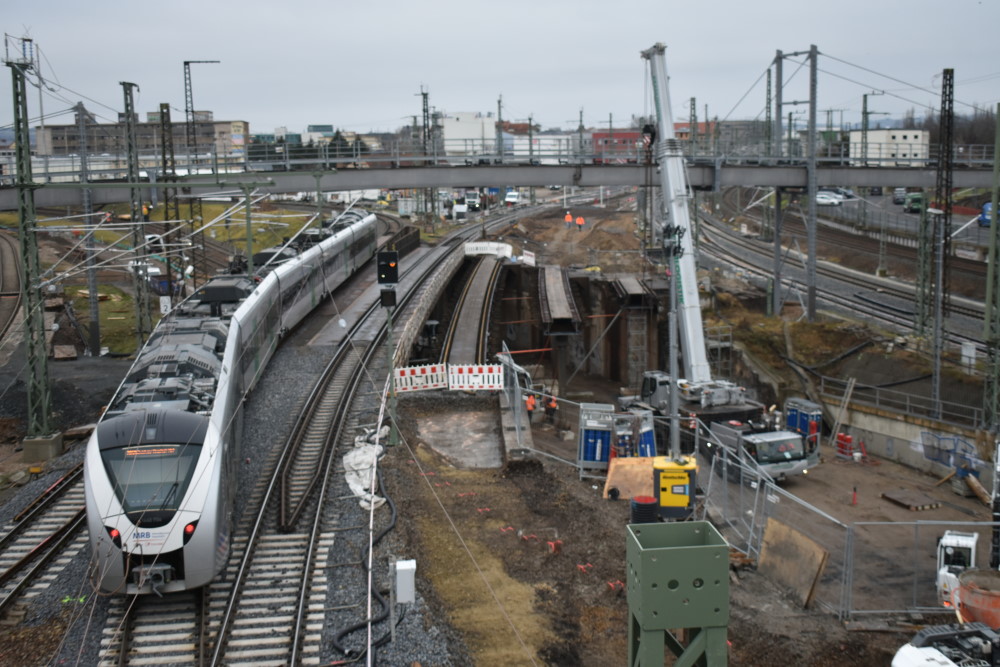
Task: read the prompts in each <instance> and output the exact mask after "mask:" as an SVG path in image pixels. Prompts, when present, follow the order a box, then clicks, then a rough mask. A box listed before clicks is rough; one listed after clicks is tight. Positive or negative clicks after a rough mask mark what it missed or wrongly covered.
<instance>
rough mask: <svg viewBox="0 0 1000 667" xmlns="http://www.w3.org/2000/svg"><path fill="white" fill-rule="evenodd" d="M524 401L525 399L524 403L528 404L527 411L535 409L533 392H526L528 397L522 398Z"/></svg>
mask: <svg viewBox="0 0 1000 667" xmlns="http://www.w3.org/2000/svg"><path fill="white" fill-rule="evenodd" d="M524 401H525V403H527V404H528V411H529V412H531V411H532V410H534V409H535V395H534V394H528V397H527V398H526V399H524Z"/></svg>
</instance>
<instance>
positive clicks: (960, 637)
mask: <svg viewBox="0 0 1000 667" xmlns="http://www.w3.org/2000/svg"><path fill="white" fill-rule="evenodd" d="M959 665H976V667H1000V634H997V632H996V630H994V629H993V628H991V627H989V626H988V625H986V624H985V623H964V624H961V625H959V624H955V623H951V624H947V625H932V626H929V627H926V628H924V629H923V630H921V631H920V632H918V633H917V634H916V635H915V636H914V637H913V639H911V640H910V642H909V643H908V644H906V645H904V646H903V647H902V648H900V649H899V650H898V651H896V655H895V656H894V657H893V658H892V667H930V666H933V667H948V666H952V667H958V666H959Z"/></svg>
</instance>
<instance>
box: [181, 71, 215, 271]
mask: <svg viewBox="0 0 1000 667" xmlns="http://www.w3.org/2000/svg"><path fill="white" fill-rule="evenodd" d="M217 62H219V61H218V60H185V61H184V116H185V118H184V120H185V123H184V127H185V130H186V133H187V150H188V174H189V175H190V174H192V173H194V169H195V165H196V163H197V158H198V133H197V131H196V129H197V128H196V127H195V119H194V91H193V90H192V87H191V65H194V64H198V63H217ZM188 205H189V207H190V217H191V233H192V234H194V233H195V232H197V231H198V230H200V229H201V223H202V212H201V199H200V198H198V197H196V196H194V195H191V197H190V198H189V199H188ZM178 217H180V216H178ZM193 240H194V245H193V247H192V248H191V251H192V255H193V256H194V257H193V259H194V266H195V268H196V269H197V270H196V271H195V273H194V275H193V276H192V277H191V280H192V281H193V282H194V286H195V287H197V286H198V278H197V275H198V271H201V272H202V274H203V276H204V274H205V273H206V271H207V269H206V267H205V236H204V235H203V234H197V238H195V239H193Z"/></svg>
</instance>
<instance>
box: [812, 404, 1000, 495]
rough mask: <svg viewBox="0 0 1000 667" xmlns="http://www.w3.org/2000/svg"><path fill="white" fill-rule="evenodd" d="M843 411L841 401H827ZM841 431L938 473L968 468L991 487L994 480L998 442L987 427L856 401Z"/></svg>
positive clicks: (878, 452)
mask: <svg viewBox="0 0 1000 667" xmlns="http://www.w3.org/2000/svg"><path fill="white" fill-rule="evenodd" d="M826 405H827V408H829V410H830V411H831V412H832V413H833V414H837V412H838V411H839V410H840V404H839V403H833V402H827V403H826ZM843 423H844V424H845V426H844V427H843V428H841V429H840V430H841V431H842V432H844V433H849V434H850V435H852V436H853V438H854V443H855V444H856V445H857V443H859V442H864V445H865V448H866V449H867V451H868V452H869V453H870V454H872V455H874V456H876V457H878V458H881V459H888V460H891V461H896V462H897V463H901V464H903V465H906V466H909V467H911V468H914V469H916V470H921V471H924V472H926V473H928V474H929V475H931V476H934V477H938V478H941V477H944V476H945V475H947V474H948V473H949V472H951V471H952V470H955V469H957V468H961V467H963V466H967V467H968V468H969V469H970V470H972V471H973V472H974V473H975V474H976V475H977V477H978V478H979V481H980V482H982V483H983V486H985V487H986V488H987V489H989V488H991V486H992V484H993V464H992V459H993V448H994V445H993V441H992V439H991V437H990V435H989V434H988V433H987V432H985V431H974V430H970V429H964V428H961V427H957V426H951V425H948V424H943V423H941V422H936V421H933V420H929V419H924V418H916V417H905V416H903V415H895V414H889V413H886V412H885V411H879V410H876V409H875V408H869V407H867V406H861V405H851V406H849V407H848V409H847V410H846V411H845V415H844V418H843Z"/></svg>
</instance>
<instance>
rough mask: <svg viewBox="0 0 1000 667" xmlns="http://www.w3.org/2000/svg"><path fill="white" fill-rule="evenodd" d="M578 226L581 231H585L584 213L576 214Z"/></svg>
mask: <svg viewBox="0 0 1000 667" xmlns="http://www.w3.org/2000/svg"><path fill="white" fill-rule="evenodd" d="M576 228H577V229H578V230H580V231H581V232H582V231H583V216H582V215H578V216H576Z"/></svg>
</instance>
